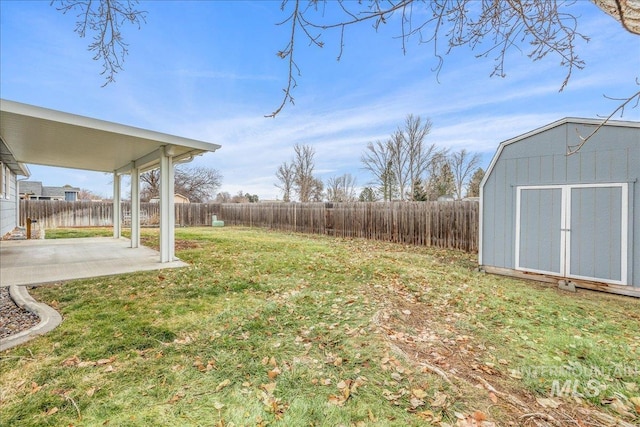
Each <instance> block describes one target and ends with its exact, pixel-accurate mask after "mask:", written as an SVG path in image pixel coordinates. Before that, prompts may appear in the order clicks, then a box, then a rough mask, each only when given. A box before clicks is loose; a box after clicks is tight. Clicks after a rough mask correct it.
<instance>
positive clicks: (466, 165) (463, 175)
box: [449, 148, 480, 200]
mask: <svg viewBox="0 0 640 427" xmlns="http://www.w3.org/2000/svg"><path fill="white" fill-rule="evenodd" d="M449 163H450V165H451V172H453V179H454V185H455V190H456V191H455V192H456V194H455V196H456V199H458V200H460V199H462V190H463V189H464V188H465V187H466V186H467V184H468V181H469V178H471V173H472V172H473V170H474V169H475V168H476V166H478V163H480V155H479V154H478V153H473V154H472V153H469V152H468V151H467V150H466V149H464V148H463V149H462V150H460V151H456V152H454V153H452V154H451V156H450V157H449Z"/></svg>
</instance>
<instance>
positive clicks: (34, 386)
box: [31, 381, 42, 394]
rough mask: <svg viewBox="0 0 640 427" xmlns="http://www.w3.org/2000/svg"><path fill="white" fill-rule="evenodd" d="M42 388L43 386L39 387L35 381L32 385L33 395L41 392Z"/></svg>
mask: <svg viewBox="0 0 640 427" xmlns="http://www.w3.org/2000/svg"><path fill="white" fill-rule="evenodd" d="M41 388H42V386H41V385H38V383H36V382H35V381H33V382H32V383H31V394H33V393H37V392H39V391H40V389H41Z"/></svg>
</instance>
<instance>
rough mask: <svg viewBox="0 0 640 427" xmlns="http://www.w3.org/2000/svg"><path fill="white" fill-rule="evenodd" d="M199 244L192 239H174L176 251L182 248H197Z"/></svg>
mask: <svg viewBox="0 0 640 427" xmlns="http://www.w3.org/2000/svg"><path fill="white" fill-rule="evenodd" d="M200 247H201V245H200V244H199V243H198V242H194V241H193V240H182V239H176V242H175V248H176V250H177V251H180V250H184V249H198V248H200Z"/></svg>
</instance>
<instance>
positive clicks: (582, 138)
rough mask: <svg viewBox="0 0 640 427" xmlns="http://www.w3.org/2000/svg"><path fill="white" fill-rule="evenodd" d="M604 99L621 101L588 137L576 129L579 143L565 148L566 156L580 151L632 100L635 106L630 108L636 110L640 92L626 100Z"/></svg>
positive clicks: (622, 112) (621, 112) (639, 102)
mask: <svg viewBox="0 0 640 427" xmlns="http://www.w3.org/2000/svg"><path fill="white" fill-rule="evenodd" d="M639 84H640V83H639ZM606 98H609V99H612V100H614V101H622V104H620V105H619V106H618V108H616V109H615V110H613V112H612V113H611V114H609V116H607V117H606V118H605V119H604V120H603V121H602V122H601V123H600V124H599V125H598V126H596V128H595V129H594V130H593V131H591V133H589V135H587V136H582V135H580V133H579V132H578V129H576V133H577V134H578V138H580V143H579V144H576V145H569V146H567V156H570V155H572V154H575V153H577V152H578V151H580V149H581V148H582V147H583V146H584V144H586V143H587V141H588V140H590V139H591V138H592V137H593V136H594V135H595V134H596V133H598V131H599V130H600V129H602V127H603V126H604V125H606V124H607V122H609V120H611V118H612V117H613V116H615V115H616V114H617V113H618V112H620V115H622V114H624V109H625V108H626V107H627V105H629V104H631V103H632V102H633V100H634V99H635V104H634V105H633V107H632V108H636V107H637V106H638V105H639V104H640V91H638V92H636V93H634V94H633V95H631V96H630V97H628V98H612V97H609V96H607V97H606Z"/></svg>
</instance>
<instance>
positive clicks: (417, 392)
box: [411, 388, 427, 399]
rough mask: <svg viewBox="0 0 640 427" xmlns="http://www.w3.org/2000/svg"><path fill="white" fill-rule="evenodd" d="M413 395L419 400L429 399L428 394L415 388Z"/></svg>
mask: <svg viewBox="0 0 640 427" xmlns="http://www.w3.org/2000/svg"><path fill="white" fill-rule="evenodd" d="M411 393H412V394H413V395H414V396H415V397H417V398H418V399H424V398H425V397H427V392H426V391H424V390H423V389H421V388H414V389H412V390H411Z"/></svg>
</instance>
